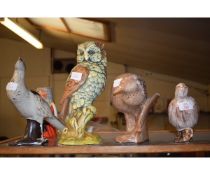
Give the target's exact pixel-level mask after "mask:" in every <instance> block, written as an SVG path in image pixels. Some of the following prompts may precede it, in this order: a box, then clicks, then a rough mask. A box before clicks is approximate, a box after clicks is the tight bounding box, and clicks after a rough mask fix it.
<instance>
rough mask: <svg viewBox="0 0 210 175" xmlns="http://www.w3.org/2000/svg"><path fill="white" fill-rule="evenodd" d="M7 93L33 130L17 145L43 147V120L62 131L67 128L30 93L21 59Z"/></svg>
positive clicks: (32, 92)
mask: <svg viewBox="0 0 210 175" xmlns="http://www.w3.org/2000/svg"><path fill="white" fill-rule="evenodd" d="M6 91H7V96H8V97H9V99H10V100H11V102H12V103H13V104H14V106H15V107H16V109H17V110H18V111H19V112H20V113H21V115H22V116H23V117H24V118H26V119H27V122H28V123H27V127H29V128H27V130H31V133H30V134H31V135H29V136H26V137H25V138H23V140H21V141H19V142H18V143H17V145H42V144H43V143H44V142H46V140H45V139H44V138H43V134H42V133H43V129H42V128H43V120H47V121H48V122H49V123H50V124H52V125H53V126H54V127H56V128H57V129H59V130H61V131H62V130H63V129H64V128H65V126H64V125H63V124H62V123H61V122H60V121H59V120H58V119H57V118H56V117H55V116H54V115H53V113H52V111H51V110H50V106H49V104H48V103H47V102H46V101H45V100H44V99H43V98H42V97H41V96H40V95H39V94H38V93H37V92H34V91H30V90H28V89H27V87H26V86H25V64H24V62H23V60H22V59H21V58H19V59H18V61H17V62H16V64H15V71H14V74H13V77H12V79H11V81H10V82H9V83H8V84H7V86H6ZM33 132H34V133H33ZM40 133H41V134H40ZM34 135H36V136H35V137H34ZM19 143H20V144H19Z"/></svg>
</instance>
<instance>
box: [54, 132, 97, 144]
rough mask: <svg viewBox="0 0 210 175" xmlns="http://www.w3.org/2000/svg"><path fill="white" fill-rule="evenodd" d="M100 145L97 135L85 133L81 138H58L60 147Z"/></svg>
mask: <svg viewBox="0 0 210 175" xmlns="http://www.w3.org/2000/svg"><path fill="white" fill-rule="evenodd" d="M100 143H101V138H100V136H98V135H97V134H90V133H87V132H86V133H85V134H84V136H83V137H81V138H77V137H66V138H60V140H59V141H58V144H60V145H98V144H100Z"/></svg>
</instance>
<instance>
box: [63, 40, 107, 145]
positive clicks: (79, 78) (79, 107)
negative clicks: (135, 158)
mask: <svg viewBox="0 0 210 175" xmlns="http://www.w3.org/2000/svg"><path fill="white" fill-rule="evenodd" d="M106 67H107V58H106V52H105V50H104V45H103V44H102V43H98V42H93V41H88V42H85V43H82V44H80V45H78V49H77V65H76V66H75V67H74V68H73V69H72V70H71V72H70V74H69V76H68V78H67V81H66V85H65V88H64V93H63V96H62V98H61V100H60V104H61V111H60V113H59V118H61V119H62V120H63V121H65V123H66V126H67V129H65V130H64V131H63V132H62V134H61V137H60V140H59V144H63V145H82V144H98V143H100V138H99V137H98V136H97V135H95V134H90V133H88V132H86V124H87V123H88V121H90V120H91V119H92V118H93V117H94V115H95V114H96V108H95V107H94V106H93V105H92V103H93V101H94V100H95V99H96V97H97V96H99V95H100V94H101V92H102V91H103V89H104V87H105V82H106Z"/></svg>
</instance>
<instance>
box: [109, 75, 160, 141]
mask: <svg viewBox="0 0 210 175" xmlns="http://www.w3.org/2000/svg"><path fill="white" fill-rule="evenodd" d="M115 80H121V81H120V83H119V85H114V84H115V83H114V84H113V88H112V94H111V102H112V104H113V106H114V107H115V108H116V109H117V110H118V111H119V112H122V113H124V115H125V120H126V131H127V133H126V134H124V135H120V136H118V137H116V141H117V142H120V143H123V142H134V143H141V142H144V141H147V140H149V137H148V128H147V116H148V113H149V110H150V109H151V107H152V106H153V105H154V104H155V103H156V101H157V99H158V97H159V94H154V95H153V96H152V97H151V98H147V92H146V85H145V82H144V80H143V79H142V78H141V77H140V76H139V75H136V74H131V73H125V74H122V75H119V76H118V77H117V78H116V79H115Z"/></svg>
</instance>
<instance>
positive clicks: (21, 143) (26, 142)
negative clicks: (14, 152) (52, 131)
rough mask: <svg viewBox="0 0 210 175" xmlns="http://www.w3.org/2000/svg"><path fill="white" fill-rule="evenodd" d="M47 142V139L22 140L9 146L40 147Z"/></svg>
mask: <svg viewBox="0 0 210 175" xmlns="http://www.w3.org/2000/svg"><path fill="white" fill-rule="evenodd" d="M47 142H48V140H47V139H44V138H36V139H35V138H23V139H21V140H18V141H16V142H13V143H11V144H9V145H10V146H42V145H45V144H46V143H47Z"/></svg>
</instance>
